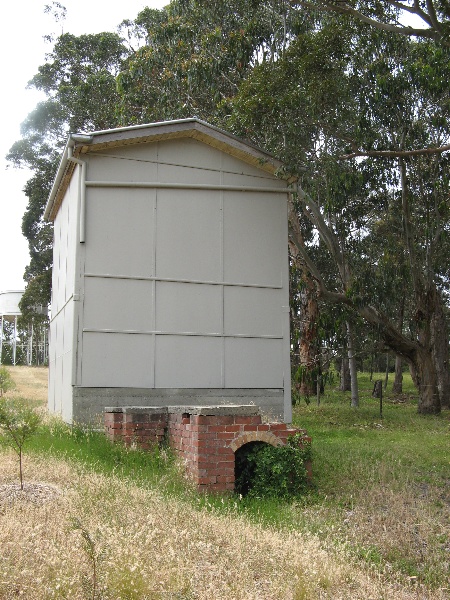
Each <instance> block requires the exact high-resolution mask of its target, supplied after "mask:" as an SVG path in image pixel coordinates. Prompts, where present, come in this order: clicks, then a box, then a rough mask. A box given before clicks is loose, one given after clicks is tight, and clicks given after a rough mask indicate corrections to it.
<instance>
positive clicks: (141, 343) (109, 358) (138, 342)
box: [82, 332, 153, 387]
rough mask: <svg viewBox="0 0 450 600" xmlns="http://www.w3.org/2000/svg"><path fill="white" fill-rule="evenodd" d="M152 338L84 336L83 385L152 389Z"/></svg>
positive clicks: (106, 334)
mask: <svg viewBox="0 0 450 600" xmlns="http://www.w3.org/2000/svg"><path fill="white" fill-rule="evenodd" d="M152 365H153V340H152V336H151V335H139V334H124V333H95V332H85V333H84V334H83V367H82V385H83V386H88V387H89V386H90V387H153V367H152Z"/></svg>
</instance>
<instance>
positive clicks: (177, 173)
mask: <svg viewBox="0 0 450 600" xmlns="http://www.w3.org/2000/svg"><path fill="white" fill-rule="evenodd" d="M198 164H199V165H200V164H201V163H200V162H199V163H198ZM158 181H160V182H161V183H187V184H203V185H205V184H210V185H219V184H220V183H221V173H220V171H218V170H212V169H204V168H196V167H184V166H179V165H165V164H160V165H159V166H158Z"/></svg>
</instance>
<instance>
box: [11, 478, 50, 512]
mask: <svg viewBox="0 0 450 600" xmlns="http://www.w3.org/2000/svg"><path fill="white" fill-rule="evenodd" d="M60 495H61V490H60V489H59V488H57V487H56V486H54V485H50V484H47V483H24V484H23V490H21V489H20V484H18V483H7V484H3V485H0V507H1V506H5V505H9V506H11V505H12V504H14V503H15V502H26V503H31V504H36V505H42V504H45V503H46V502H50V501H51V500H54V499H55V498H57V497H58V496H60Z"/></svg>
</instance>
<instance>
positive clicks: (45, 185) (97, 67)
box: [7, 33, 129, 314]
mask: <svg viewBox="0 0 450 600" xmlns="http://www.w3.org/2000/svg"><path fill="white" fill-rule="evenodd" d="M128 51H129V50H127V48H126V47H125V45H124V43H123V41H122V39H121V38H120V37H119V36H118V35H116V34H114V33H100V34H95V35H81V36H78V37H77V36H74V35H71V34H69V33H66V34H63V35H61V36H60V37H59V38H57V40H56V43H55V45H54V47H53V50H52V52H50V53H49V54H48V55H47V57H46V62H45V63H44V64H43V65H42V66H40V67H39V69H38V73H37V74H36V75H35V76H34V77H33V78H32V79H31V81H30V82H29V87H33V88H35V89H37V90H40V91H43V92H44V93H45V94H46V96H47V98H46V100H44V101H43V102H40V103H39V104H38V105H37V106H36V108H35V109H34V111H33V112H32V113H31V114H30V115H28V117H27V118H26V120H25V121H24V123H23V124H22V127H21V134H22V138H21V139H20V140H18V141H17V142H16V143H15V144H14V145H13V146H12V148H11V149H10V151H9V154H8V156H7V158H8V159H9V160H10V161H11V163H12V164H13V165H14V166H16V167H19V168H20V167H27V168H28V169H30V170H31V171H32V173H33V174H32V176H31V178H30V179H29V180H28V181H27V183H26V185H25V188H24V193H25V195H26V196H27V198H28V206H27V209H26V212H25V214H24V217H23V221H22V232H23V234H24V236H25V237H26V239H27V240H28V244H29V251H30V263H29V265H28V266H27V267H26V271H25V281H26V282H27V288H26V291H25V294H24V296H23V298H22V301H21V309H22V312H23V313H24V314H32V313H33V306H36V305H47V304H48V303H49V301H50V292H51V265H52V238H53V233H52V227H51V225H50V224H49V223H45V222H44V221H43V219H42V215H43V211H44V208H45V203H46V201H47V198H48V195H49V192H50V189H51V185H52V181H53V177H54V175H55V172H56V168H57V166H58V161H59V158H60V155H61V151H62V149H63V146H64V143H65V141H66V139H67V134H68V132H69V131H83V130H92V129H104V128H109V127H113V126H115V125H117V117H116V104H117V100H118V95H117V90H116V76H117V74H118V72H119V70H120V68H121V66H122V63H123V60H124V59H125V57H126V56H127V54H128Z"/></svg>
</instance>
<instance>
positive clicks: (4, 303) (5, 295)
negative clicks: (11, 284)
mask: <svg viewBox="0 0 450 600" xmlns="http://www.w3.org/2000/svg"><path fill="white" fill-rule="evenodd" d="M22 296H23V290H13V291H8V292H0V315H1V316H2V317H15V316H18V317H19V316H20V315H21V312H20V308H19V302H20V301H21V299H22Z"/></svg>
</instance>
